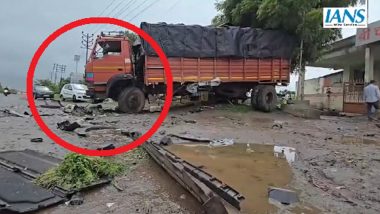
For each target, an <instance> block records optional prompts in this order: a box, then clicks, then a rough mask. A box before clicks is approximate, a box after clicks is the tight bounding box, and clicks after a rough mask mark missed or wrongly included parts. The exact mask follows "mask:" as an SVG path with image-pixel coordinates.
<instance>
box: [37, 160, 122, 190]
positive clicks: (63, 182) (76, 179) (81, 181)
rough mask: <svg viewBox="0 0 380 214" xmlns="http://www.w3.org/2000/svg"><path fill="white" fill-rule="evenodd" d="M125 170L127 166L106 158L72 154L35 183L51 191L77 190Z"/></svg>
mask: <svg viewBox="0 0 380 214" xmlns="http://www.w3.org/2000/svg"><path fill="white" fill-rule="evenodd" d="M125 169H126V166H124V165H122V164H120V163H116V162H114V161H110V160H107V159H105V158H100V157H86V156H83V155H79V154H76V153H71V154H68V155H66V156H65V158H64V160H63V162H62V163H61V164H60V165H59V166H58V167H56V168H53V169H51V170H49V171H47V172H46V173H44V174H42V175H41V176H40V177H38V178H37V179H36V181H35V182H36V183H37V184H38V185H40V186H42V187H45V188H49V189H50V188H53V187H55V186H57V187H61V188H64V189H66V190H77V189H80V188H83V187H86V186H88V185H90V184H92V183H94V182H96V181H98V180H99V179H101V178H104V177H110V178H112V177H115V176H117V175H119V174H121V173H122V172H123V171H124V170H125Z"/></svg>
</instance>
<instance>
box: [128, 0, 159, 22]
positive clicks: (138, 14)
mask: <svg viewBox="0 0 380 214" xmlns="http://www.w3.org/2000/svg"><path fill="white" fill-rule="evenodd" d="M159 1H160V0H156V1H154V2H152V3H151V4H150V5H148V6H147V7H145V8H144V9H142V10H141V11H140V12H139V13H137V14H136V15H135V16H134V17H132V18H131V19H130V20H129V22H131V21H133V20H134V19H135V18H137V17H138V16H140V15H141V14H142V13H143V11H146V10H148V9H149V8H150V7H152V6H153V5H155V4H156V3H157V2H159Z"/></svg>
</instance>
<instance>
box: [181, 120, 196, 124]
mask: <svg viewBox="0 0 380 214" xmlns="http://www.w3.org/2000/svg"><path fill="white" fill-rule="evenodd" d="M184 122H185V123H192V124H195V123H197V121H196V120H184Z"/></svg>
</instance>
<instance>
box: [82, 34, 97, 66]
mask: <svg viewBox="0 0 380 214" xmlns="http://www.w3.org/2000/svg"><path fill="white" fill-rule="evenodd" d="M93 44H94V34H89V33H84V32H83V31H82V47H81V48H84V49H86V63H87V62H88V51H89V50H90V49H91V47H92V45H93Z"/></svg>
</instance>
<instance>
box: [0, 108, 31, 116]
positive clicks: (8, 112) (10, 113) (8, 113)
mask: <svg viewBox="0 0 380 214" xmlns="http://www.w3.org/2000/svg"><path fill="white" fill-rule="evenodd" d="M0 113H2V115H0V117H10V116H13V117H26V115H24V114H20V113H18V112H16V111H13V110H8V109H3V110H0Z"/></svg>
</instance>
